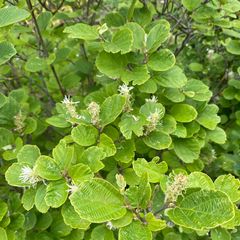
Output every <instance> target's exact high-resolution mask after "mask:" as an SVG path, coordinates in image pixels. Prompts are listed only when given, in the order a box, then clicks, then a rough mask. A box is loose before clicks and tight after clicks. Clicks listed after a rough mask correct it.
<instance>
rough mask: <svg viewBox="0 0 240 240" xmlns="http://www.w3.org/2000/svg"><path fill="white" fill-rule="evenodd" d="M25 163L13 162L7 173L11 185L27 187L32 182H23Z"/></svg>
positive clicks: (6, 176)
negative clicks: (22, 175)
mask: <svg viewBox="0 0 240 240" xmlns="http://www.w3.org/2000/svg"><path fill="white" fill-rule="evenodd" d="M23 167H24V165H22V164H19V163H13V164H12V165H11V166H10V167H9V168H8V170H7V171H6V173H5V178H6V180H7V182H8V184H9V185H11V186H16V187H26V186H29V185H31V184H28V183H26V182H23V181H22V180H21V178H20V176H21V174H22V169H23Z"/></svg>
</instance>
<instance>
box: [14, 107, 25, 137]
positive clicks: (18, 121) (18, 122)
mask: <svg viewBox="0 0 240 240" xmlns="http://www.w3.org/2000/svg"><path fill="white" fill-rule="evenodd" d="M24 120H25V116H24V115H23V114H22V111H21V110H20V111H19V112H18V114H17V115H16V116H14V125H15V126H16V127H15V128H14V130H15V131H17V132H19V133H22V132H23V130H24V127H25V123H24Z"/></svg>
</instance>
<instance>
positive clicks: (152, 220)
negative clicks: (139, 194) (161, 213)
mask: <svg viewBox="0 0 240 240" xmlns="http://www.w3.org/2000/svg"><path fill="white" fill-rule="evenodd" d="M146 221H147V223H148V228H149V230H151V231H153V232H157V231H161V230H162V229H164V228H165V227H167V224H166V221H165V220H162V219H158V218H157V217H155V216H154V214H153V213H152V212H148V213H147V214H146Z"/></svg>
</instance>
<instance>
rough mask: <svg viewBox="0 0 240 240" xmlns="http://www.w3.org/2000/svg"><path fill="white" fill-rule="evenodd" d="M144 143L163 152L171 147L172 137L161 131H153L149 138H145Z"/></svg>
mask: <svg viewBox="0 0 240 240" xmlns="http://www.w3.org/2000/svg"><path fill="white" fill-rule="evenodd" d="M143 141H144V143H145V144H146V145H147V146H149V147H151V148H153V149H156V150H162V149H166V148H168V147H170V145H171V143H172V139H171V137H170V136H169V135H168V134H166V133H164V132H160V131H153V132H151V133H150V134H149V135H148V136H146V137H144V138H143Z"/></svg>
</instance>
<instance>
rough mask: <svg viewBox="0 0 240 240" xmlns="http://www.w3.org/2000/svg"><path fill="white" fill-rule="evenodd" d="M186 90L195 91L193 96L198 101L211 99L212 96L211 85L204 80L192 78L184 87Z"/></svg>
mask: <svg viewBox="0 0 240 240" xmlns="http://www.w3.org/2000/svg"><path fill="white" fill-rule="evenodd" d="M183 91H184V92H194V95H193V96H192V97H191V98H192V99H194V100H196V101H209V100H210V98H211V97H212V92H211V91H210V90H209V87H208V86H207V85H205V84H204V83H203V82H201V81H199V80H195V79H191V80H189V81H188V82H187V84H186V85H185V86H184V88H183Z"/></svg>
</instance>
